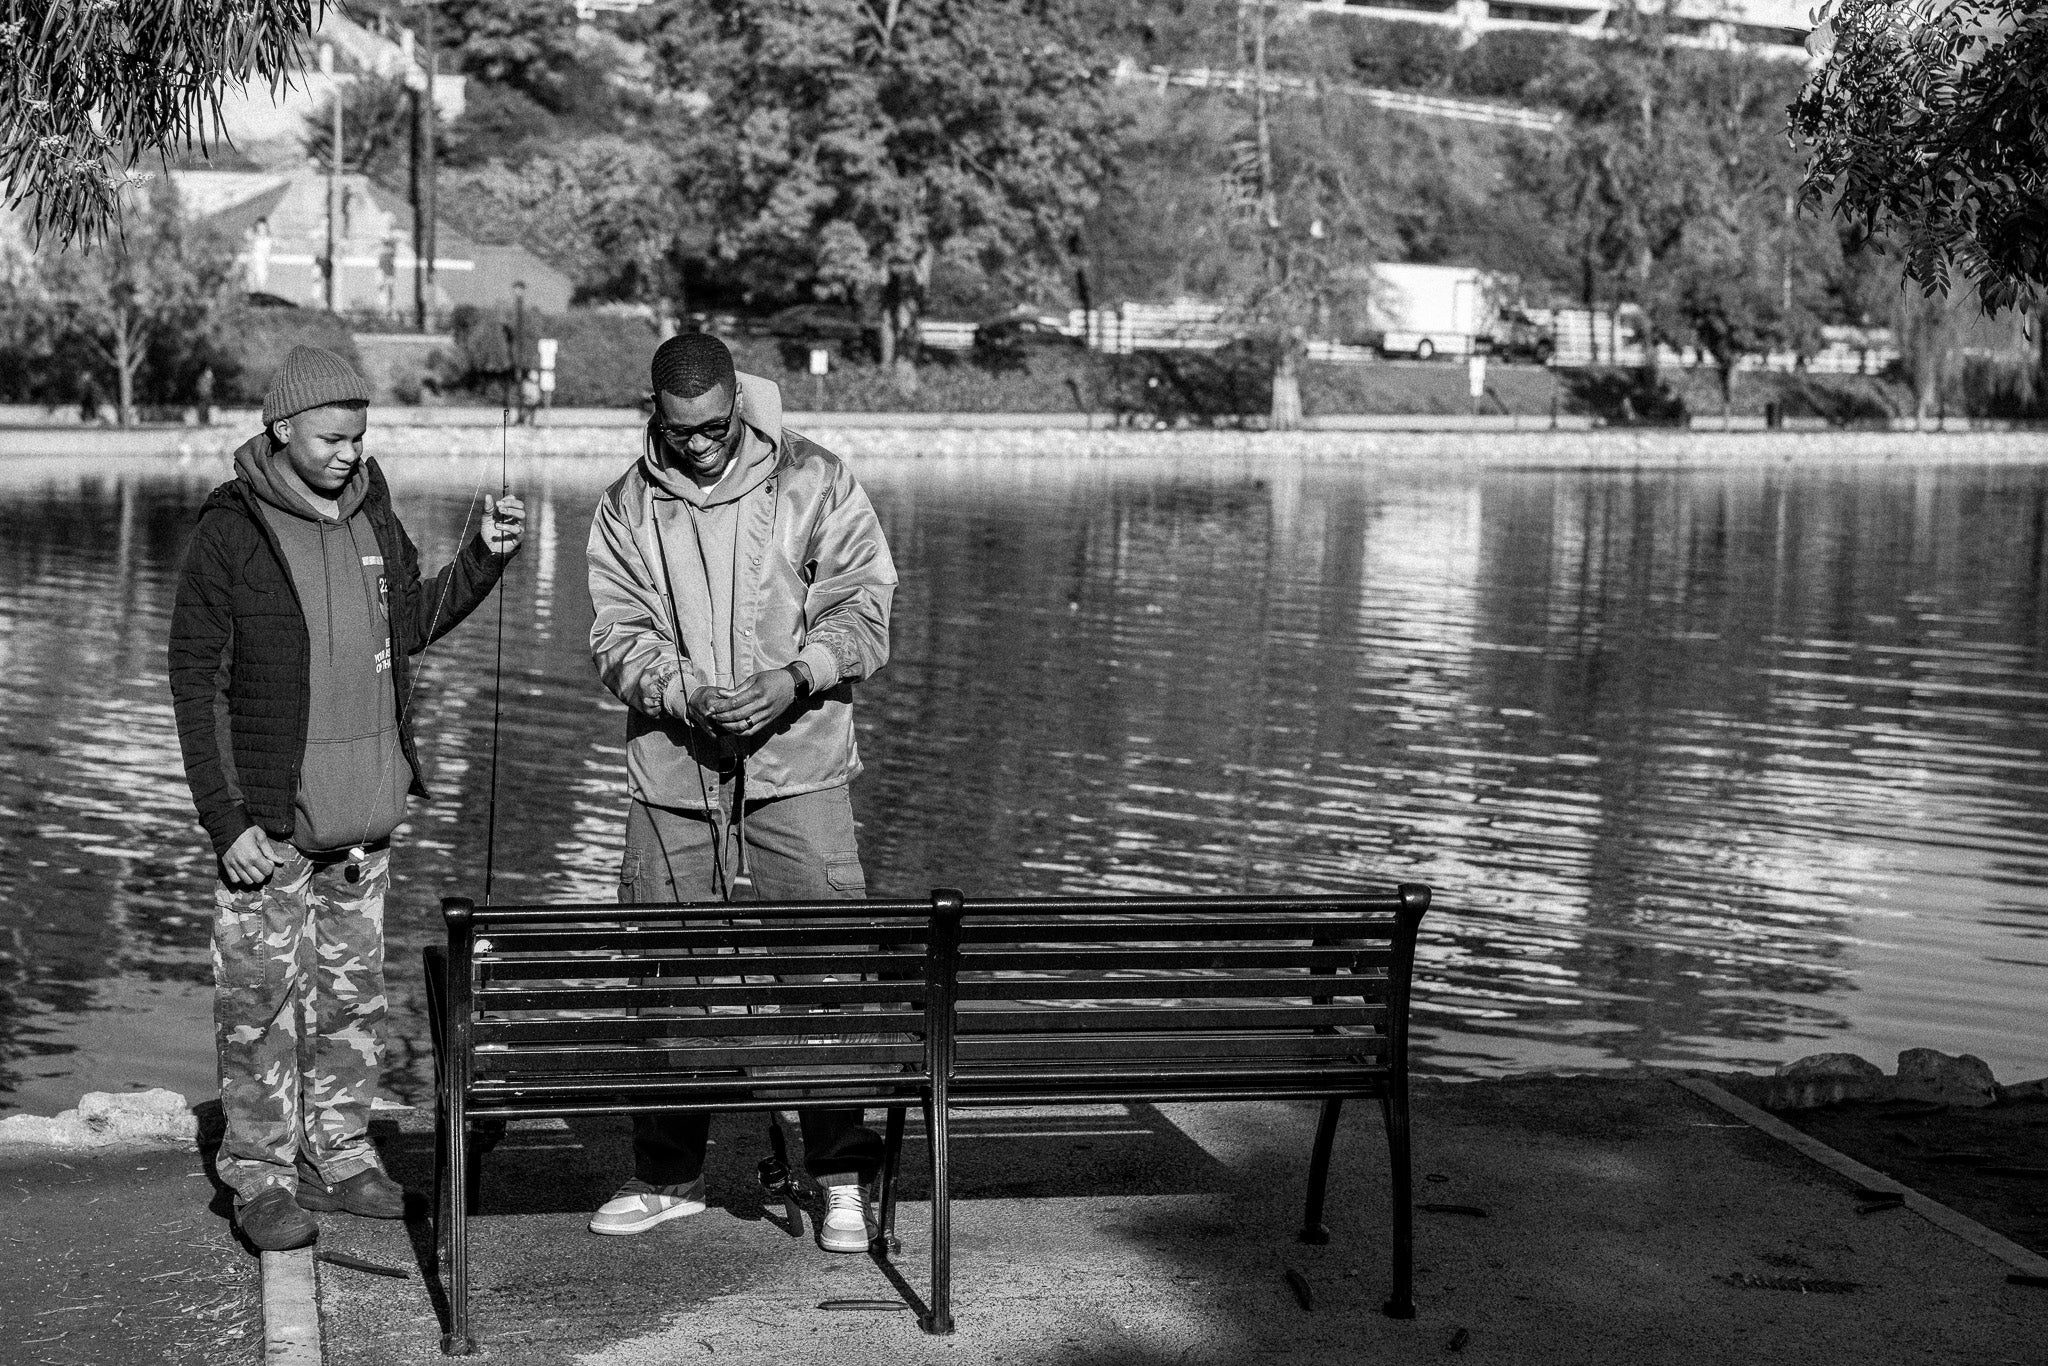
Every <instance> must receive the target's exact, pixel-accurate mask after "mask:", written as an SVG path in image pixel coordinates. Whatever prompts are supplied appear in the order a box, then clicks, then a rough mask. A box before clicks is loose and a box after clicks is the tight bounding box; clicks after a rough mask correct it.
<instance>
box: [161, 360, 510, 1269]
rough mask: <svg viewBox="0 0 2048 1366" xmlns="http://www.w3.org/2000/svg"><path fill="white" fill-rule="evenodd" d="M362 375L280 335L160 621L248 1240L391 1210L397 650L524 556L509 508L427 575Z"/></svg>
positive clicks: (406, 736) (224, 1149)
mask: <svg viewBox="0 0 2048 1366" xmlns="http://www.w3.org/2000/svg"><path fill="white" fill-rule="evenodd" d="M369 398H370V391H369V386H368V385H367V384H366V383H365V382H364V380H363V378H362V376H361V375H359V374H357V373H356V371H355V369H354V368H353V367H352V366H350V365H349V363H348V362H347V361H345V360H343V359H342V358H341V357H340V356H337V355H335V354H334V353H333V352H331V351H322V350H319V349H317V348H314V347H310V346H298V347H294V348H292V351H291V353H290V354H289V355H287V356H286V357H285V359H284V364H283V365H282V366H280V367H279V369H278V372H277V376H276V378H275V379H273V380H272V381H271V384H270V388H269V391H268V392H267V393H265V395H264V398H263V431H262V432H261V433H260V434H258V435H256V436H254V437H252V438H250V439H249V440H248V441H247V442H245V443H244V444H243V445H242V447H241V449H240V450H238V451H236V452H235V477H234V478H233V479H232V480H230V481H229V482H227V483H225V484H222V485H221V486H220V487H219V488H217V489H215V490H214V491H213V493H212V495H211V496H210V497H209V498H208V499H207V500H206V504H205V506H204V507H203V508H202V509H201V511H200V514H199V524H198V527H197V529H196V531H195V532H194V533H193V537H192V542H191V545H190V546H189V547H188V548H187V549H186V552H185V562H184V566H183V569H182V570H181V572H180V578H179V582H178V595H177V603H176V606H175V607H174V609H173V611H172V615H171V647H170V675H171V695H172V700H173V702H174V704H175V707H176V712H177V721H178V740H179V743H180V745H181V746H182V747H183V750H184V755H185V776H186V778H187V780H188V781H189V782H190V783H191V786H192V797H193V801H194V802H195V803H196V805H197V806H198V808H199V820H200V823H201V824H202V825H203V826H205V828H206V833H207V835H208V836H209V837H211V839H212V841H213V848H214V852H215V854H216V855H218V856H219V859H220V868H219V871H220V886H219V888H218V890H217V891H216V893H215V906H216V912H215V919H214V930H213V961H214V1028H215V1043H216V1047H217V1048H218V1051H219V1060H220V1086H221V1108H222V1110H223V1111H224V1112H225V1114H226V1118H227V1133H226V1136H225V1138H224V1139H223V1140H222V1142H221V1148H220V1155H219V1158H218V1170H219V1172H220V1177H221V1180H222V1181H224V1182H226V1183H227V1185H228V1186H230V1187H232V1188H233V1190H234V1192H235V1222H236V1224H237V1226H238V1227H239V1228H240V1229H241V1230H242V1232H243V1233H244V1235H246V1236H247V1237H248V1239H249V1241H250V1242H252V1243H254V1244H255V1245H256V1246H257V1247H258V1248H261V1249H264V1250H281V1249H284V1248H291V1247H302V1246H304V1245H305V1244H307V1243H310V1242H312V1241H313V1239H314V1238H315V1237H316V1236H317V1234H318V1226H317V1225H316V1224H315V1223H314V1220H313V1217H312V1214H311V1213H310V1211H317V1210H346V1211H348V1212H350V1213H352V1214H361V1215H368V1216H370V1217H373V1218H383V1219H396V1218H399V1217H401V1216H402V1215H403V1214H404V1209H405V1200H404V1196H405V1193H404V1191H403V1190H401V1189H400V1188H399V1187H398V1185H397V1184H396V1183H395V1182H393V1181H392V1180H391V1178H390V1177H388V1176H386V1175H385V1174H384V1171H383V1169H382V1167H381V1166H380V1165H379V1163H378V1160H377V1154H376V1151H375V1149H374V1148H372V1146H371V1144H370V1139H369V1115H370V1101H371V1097H372V1096H373V1095H374V1094H375V1092H376V1084H377V1077H378V1072H379V1069H380V1065H381V1063H382V1062H383V1057H384V1039H383V1021H384V975H383V974H384V892H385V888H386V886H387V885H388V881H389V859H390V840H391V832H392V831H393V830H395V829H396V828H397V827H398V824H399V822H400V821H402V820H403V819H404V818H405V804H406V798H407V795H408V794H411V795H414V796H419V797H425V796H426V795H427V790H426V787H425V786H424V785H423V783H422V782H421V774H420V767H419V762H418V759H417V757H416V755H415V753H414V750H413V737H412V718H413V710H412V705H411V703H412V685H411V683H410V681H409V672H410V671H409V667H408V662H407V661H408V659H409V657H410V656H412V655H414V654H417V653H418V652H419V651H421V650H422V649H425V648H426V646H427V645H428V643H430V642H431V641H433V640H435V639H437V638H438V637H440V636H442V635H444V634H445V633H446V632H448V631H449V630H450V629H452V628H453V627H454V626H455V625H456V624H457V623H458V622H460V621H461V620H462V619H463V618H464V617H466V616H468V615H469V613H470V612H471V611H472V610H473V609H474V608H475V607H476V606H477V604H478V603H480V602H482V601H483V600H484V598H485V597H486V596H488V595H489V593H490V591H491V586H492V585H493V584H495V583H496V582H497V581H498V576H499V575H500V574H502V573H503V572H504V568H505V564H506V561H507V560H509V559H510V558H511V556H512V555H513V554H514V553H515V552H516V551H517V550H518V549H519V544H520V540H521V536H522V534H523V521H524V516H525V512H524V509H523V508H522V507H521V505H520V502H519V500H518V499H517V498H504V499H499V500H494V501H493V502H492V503H490V504H487V505H486V509H485V518H484V524H483V527H482V529H481V530H480V532H479V534H478V535H477V537H476V538H475V539H473V540H471V541H470V542H469V543H468V544H467V545H465V546H463V547H461V548H460V550H459V552H458V553H457V555H456V558H455V561H454V562H453V563H452V564H450V565H449V566H448V567H447V568H445V569H443V570H442V571H441V572H440V573H439V574H438V575H436V576H435V578H434V580H433V581H432V582H431V583H422V582H421V580H420V572H419V557H418V553H417V552H416V551H415V550H414V548H413V544H412V541H411V540H410V539H408V538H407V536H406V534H405V528H404V527H402V526H400V525H399V523H398V518H397V516H396V515H395V514H394V513H393V512H392V510H391V495H390V492H389V490H388V489H387V488H386V486H385V483H384V476H383V473H382V472H381V471H380V470H379V469H378V468H377V462H376V461H374V460H366V459H364V458H363V430H364V427H365V425H366V424H367V421H368V415H369Z"/></svg>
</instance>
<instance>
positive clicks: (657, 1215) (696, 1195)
mask: <svg viewBox="0 0 2048 1366" xmlns="http://www.w3.org/2000/svg"><path fill="white" fill-rule="evenodd" d="M669 1189H670V1190H674V1189H676V1188H675V1187H673V1186H671V1187H669ZM682 1192H683V1193H682V1194H681V1195H664V1194H662V1193H661V1191H659V1190H657V1189H656V1188H655V1187H653V1186H650V1185H648V1184H647V1183H646V1182H644V1181H637V1180H636V1181H628V1182H627V1183H626V1184H625V1185H623V1186H621V1187H620V1188H619V1193H618V1194H617V1195H614V1196H613V1197H612V1198H611V1199H609V1200H607V1201H605V1202H604V1204H603V1205H601V1206H599V1208H598V1211H597V1213H596V1214H594V1215H592V1216H591V1218H590V1231H591V1232H592V1233H613V1234H620V1233H645V1232H646V1231H647V1230H648V1229H651V1228H653V1227H654V1226H655V1225H656V1224H665V1223H667V1222H668V1221H669V1220H671V1219H681V1218H684V1217H685V1216H687V1215H692V1214H702V1213H703V1212H704V1209H705V1205H704V1178H703V1176H702V1175H699V1176H698V1177H697V1179H696V1180H695V1181H692V1182H691V1183H690V1184H689V1185H688V1186H685V1187H683V1188H682Z"/></svg>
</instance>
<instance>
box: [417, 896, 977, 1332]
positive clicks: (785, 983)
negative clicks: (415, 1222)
mask: <svg viewBox="0 0 2048 1366" xmlns="http://www.w3.org/2000/svg"><path fill="white" fill-rule="evenodd" d="M959 900H960V899H959V894H958V893H934V894H933V896H932V897H931V899H929V900H927V901H827V902H787V903H768V902H760V903H748V904H747V905H746V907H745V909H744V914H745V917H746V918H745V919H744V920H740V921H735V920H734V919H732V917H733V915H734V913H735V910H736V908H735V907H733V906H730V905H726V904H724V903H714V904H709V905H703V904H699V905H645V904H633V905H622V904H618V903H612V902H606V903H599V904H589V905H553V906H509V905H493V906H478V905H475V904H474V903H472V902H471V901H469V900H468V899H466V898H462V897H450V898H447V899H445V900H444V901H443V902H442V914H443V917H444V918H445V920H446V922H447V930H448V942H447V946H446V948H445V949H437V948H436V949H429V950H428V951H427V998H428V1018H429V1023H430V1026H431V1028H432V1031H433V1038H434V1071H435V1087H436V1096H437V1100H438V1104H437V1105H436V1112H435V1136H434V1151H435V1164H434V1205H433V1208H434V1213H435V1243H436V1248H437V1253H438V1260H439V1262H440V1267H441V1271H442V1276H443V1285H444V1287H445V1289H446V1291H447V1298H448V1328H447V1331H446V1332H445V1333H443V1335H442V1338H441V1350H442V1351H444V1352H447V1353H450V1354H454V1355H466V1354H468V1353H470V1352H473V1351H475V1350H476V1339H475V1337H474V1335H473V1334H472V1332H471V1326H470V1313H469V1260H468V1258H469V1248H468V1224H469V1211H470V1210H471V1208H473V1207H474V1205H475V1201H476V1189H477V1183H476V1180H475V1174H476V1170H477V1166H478V1162H479V1160H480V1156H481V1154H480V1147H481V1137H482V1134H483V1132H484V1130H486V1129H487V1128H489V1127H491V1126H494V1125H502V1124H504V1123H505V1122H507V1121H510V1120H516V1119H541V1118H570V1117H574V1116H579V1115H610V1114H632V1113H637V1112H642V1111H656V1110H677V1111H681V1110H726V1111H733V1110H741V1111H745V1110H751V1111H757V1112H758V1111H771V1112H772V1111H776V1110H784V1109H794V1108H798V1107H800V1106H803V1105H808V1104H829V1105H848V1106H853V1105H858V1106H881V1107H885V1108H886V1109H887V1110H888V1111H889V1117H888V1126H887V1133H886V1135H885V1141H886V1156H885V1158H884V1165H883V1168H882V1172H881V1189H880V1190H879V1192H878V1197H879V1204H880V1206H881V1221H882V1224H883V1243H882V1244H881V1245H882V1246H887V1241H888V1236H889V1234H890V1233H892V1232H893V1225H894V1220H895V1212H896V1211H895V1206H896V1190H895V1178H896V1165H897V1157H898V1154H899V1153H900V1151H901V1147H902V1141H903V1119H904V1112H905V1110H906V1108H907V1107H908V1106H911V1105H916V1106H918V1107H920V1108H921V1109H922V1110H923V1112H924V1118H925V1129H926V1132H927V1133H929V1134H930V1135H932V1141H931V1143H930V1147H929V1152H930V1160H931V1181H932V1216H931V1217H932V1298H931V1304H930V1306H929V1308H928V1310H927V1312H926V1314H925V1315H924V1326H925V1327H926V1329H927V1331H931V1332H937V1333H946V1332H951V1331H952V1320H951V1316H950V1314H949V1311H948V1307H947V1285H948V1280H949V1278H948V1275H947V1268H946V1257H947V1255H948V1252H949V1249H950V1246H951V1240H950V1238H949V1236H948V1226H947V1212H948V1211H947V1202H946V1191H947V1185H946V1142H945V1138H946V1127H945V1122H944V1115H945V1076H946V1071H947V1060H946V1058H945V1055H944V1052H943V1050H944V1048H945V1047H946V1044H947V1042H948V1041H949V1040H950V1038H951V1033H952V1030H951V1017H950V1012H951V1001H950V998H949V996H948V995H947V992H948V990H949V988H950V985H951V981H952V975H953V974H952V958H953V954H954V952H955V950H956V948H957V933H958V926H959ZM850 922H851V923H850ZM791 1232H792V1233H799V1232H801V1224H800V1223H799V1222H798V1220H797V1218H796V1217H795V1214H794V1211H792V1218H791Z"/></svg>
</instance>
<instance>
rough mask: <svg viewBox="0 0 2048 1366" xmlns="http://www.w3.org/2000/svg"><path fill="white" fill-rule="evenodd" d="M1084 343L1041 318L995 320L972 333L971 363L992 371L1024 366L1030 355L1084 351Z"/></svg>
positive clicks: (1085, 344)
mask: <svg viewBox="0 0 2048 1366" xmlns="http://www.w3.org/2000/svg"><path fill="white" fill-rule="evenodd" d="M1086 347H1087V343H1086V342H1084V341H1082V339H1081V338H1079V337H1076V336H1071V335H1069V334H1068V333H1067V332H1065V331H1063V330H1062V329H1060V328H1059V327H1058V326H1056V325H1055V324H1053V323H1051V322H1048V321H1047V320H1045V319H1044V318H1023V317H1011V318H998V319H996V320H995V321H994V322H986V323H983V324H981V326H979V327H977V328H975V329H974V351H973V355H974V360H975V363H976V364H978V365H982V366H985V367H987V368H988V369H991V370H1010V369H1015V368H1016V367H1018V366H1021V365H1023V364H1024V361H1025V358H1026V357H1027V356H1029V355H1030V354H1031V353H1032V352H1033V351H1040V350H1055V351H1067V350H1085V349H1086Z"/></svg>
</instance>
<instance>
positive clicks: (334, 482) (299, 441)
mask: <svg viewBox="0 0 2048 1366" xmlns="http://www.w3.org/2000/svg"><path fill="white" fill-rule="evenodd" d="M369 425H370V405H369V404H367V403H334V404H329V405H328V406H327V407H325V408H308V409H307V410H306V411H305V412H303V413H297V414H294V415H293V416H291V417H287V418H281V419H279V420H278V422H277V424H276V426H275V428H274V429H273V432H274V435H275V436H276V439H277V440H278V441H279V442H281V443H282V444H283V446H284V454H285V459H286V461H287V462H288V463H289V464H290V465H291V467H292V473H293V474H296V475H298V476H299V479H300V481H301V482H302V483H304V484H305V486H306V487H307V488H309V489H311V490H313V492H315V493H317V494H320V495H321V496H322V497H325V498H332V497H333V496H334V495H335V494H337V493H340V492H341V490H342V488H343V487H344V486H345V485H346V484H347V483H348V481H349V476H350V475H352V474H354V473H355V472H356V466H357V465H359V464H361V463H362V459H363V432H364V430H365V429H366V428H367V427H368V426H369Z"/></svg>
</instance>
